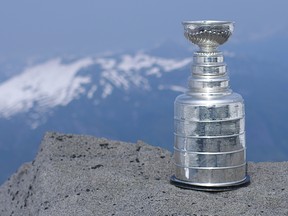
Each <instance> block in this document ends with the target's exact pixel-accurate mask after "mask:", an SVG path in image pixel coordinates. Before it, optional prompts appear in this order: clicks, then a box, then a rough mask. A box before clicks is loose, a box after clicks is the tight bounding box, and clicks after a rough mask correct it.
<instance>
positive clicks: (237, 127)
mask: <svg viewBox="0 0 288 216" xmlns="http://www.w3.org/2000/svg"><path fill="white" fill-rule="evenodd" d="M183 26H184V35H185V37H186V38H187V39H188V40H189V41H191V42H192V43H194V44H196V45H198V46H199V48H200V49H199V51H197V52H195V53H194V56H193V64H192V75H191V76H190V78H189V81H188V89H187V91H186V92H185V94H182V95H179V96H178V97H177V98H176V100H175V103H174V134H175V135H174V155H173V158H174V166H175V175H173V176H172V177H171V183H172V184H175V185H176V186H179V187H183V188H189V189H196V190H205V191H223V190H230V189H234V188H237V187H239V186H243V185H247V184H248V183H249V177H248V176H247V168H246V167H247V166H246V144H245V110H244V101H243V98H242V97H241V95H239V94H237V93H234V92H232V90H231V89H230V88H229V77H228V75H227V67H226V64H225V63H224V58H223V54H222V53H221V52H219V51H218V50H217V47H218V46H219V45H221V44H223V43H225V42H226V41H227V40H228V38H229V37H230V35H231V34H232V32H233V23H232V22H226V21H188V22H183Z"/></svg>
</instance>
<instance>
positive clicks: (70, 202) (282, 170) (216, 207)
mask: <svg viewBox="0 0 288 216" xmlns="http://www.w3.org/2000/svg"><path fill="white" fill-rule="evenodd" d="M248 169H249V175H250V176H251V184H250V185H249V186H248V187H242V188H240V189H237V190H234V191H228V192H221V193H208V192H199V191H193V190H184V189H180V188H177V187H175V186H173V185H171V184H170V183H169V178H170V176H171V175H172V173H173V170H172V162H171V153H170V152H169V151H167V150H164V149H161V148H159V147H154V146H150V145H148V144H145V143H143V142H141V141H139V142H137V143H136V144H132V143H124V142H119V141H111V140H107V139H102V138H95V137H91V136H81V135H67V134H58V133H47V134H46V135H45V137H44V139H43V142H42V144H41V147H40V150H39V153H38V155H37V157H36V159H35V160H34V161H33V162H31V163H27V164H24V165H23V166H22V167H21V168H19V170H18V171H17V172H16V173H15V174H14V175H13V176H11V178H10V179H9V180H8V181H6V182H5V183H4V184H3V185H2V186H1V187H0V215H1V216H10V215H11V216H12V215H13V216H15V215H16V216H18V215H19V216H20V215H21V216H23V215H24V216H30V215H33V216H36V215H41V216H48V215H49V216H54V215H55V216H56V215H57V216H60V215H61V216H66V215H67V216H68V215H69V216H72V215H77V216H79V215H83V216H88V215H89V216H90V215H169V216H172V215H175V216H176V215H186V216H188V215H190V216H196V215H197V216H200V215H202V216H204V215H214V216H216V215H218V216H221V215H227V216H228V215H229V216H231V215H249V216H250V215H269V216H271V215H277V216H279V215H288V188H287V185H288V162H279V163H269V162H267V163H249V168H248Z"/></svg>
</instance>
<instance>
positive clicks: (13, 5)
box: [0, 0, 288, 59]
mask: <svg viewBox="0 0 288 216" xmlns="http://www.w3.org/2000/svg"><path fill="white" fill-rule="evenodd" d="M287 8H288V1H287V0H277V1H263V0H253V1H249V0H242V1H231V0H221V1H215V0H206V1H192V0H182V1H172V0H157V1H155V0H145V1H140V0H121V1H116V0H114V1H112V0H105V1H104V0H102V1H100V0H81V1H80V0H77V1H76V0H74V1H71V0H49V1H39V0H25V1H15V0H9V1H8V0H1V2H0V26H1V30H0V32H1V33H0V58H2V59H3V58H29V57H31V56H51V55H73V54H78V55H79V54H80V55H82V54H84V55H86V54H97V53H102V52H105V51H121V50H135V49H143V48H144V49H145V48H150V47H153V46H155V45H157V44H160V43H162V42H163V41H167V40H168V41H175V42H178V43H184V42H185V39H184V37H183V29H182V26H181V21H183V20H202V19H216V20H232V21H235V22H236V28H235V30H236V31H235V34H234V35H233V37H232V38H231V43H238V44H241V43H245V42H247V41H248V42H249V41H253V40H254V41H261V40H263V41H268V40H272V39H273V38H274V37H278V35H282V36H283V37H286V38H287V36H288V24H287V20H288V13H287Z"/></svg>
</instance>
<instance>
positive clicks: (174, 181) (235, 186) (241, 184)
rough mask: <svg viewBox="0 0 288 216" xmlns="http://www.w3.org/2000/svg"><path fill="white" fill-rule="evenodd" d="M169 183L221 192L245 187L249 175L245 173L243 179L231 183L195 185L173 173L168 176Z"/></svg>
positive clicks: (191, 188) (247, 183) (180, 186)
mask: <svg viewBox="0 0 288 216" xmlns="http://www.w3.org/2000/svg"><path fill="white" fill-rule="evenodd" d="M170 183H171V184H173V185H175V186H176V187H179V188H183V189H189V190H197V191H206V192H222V191H230V190H236V189H238V188H240V187H246V186H248V185H249V184H250V177H249V176H248V175H247V176H246V177H245V179H244V180H242V181H240V182H236V183H233V184H226V185H225V184H222V185H207V186H204V185H197V184H193V183H190V182H187V181H181V180H179V179H177V178H176V177H175V175H173V176H172V177H171V178H170Z"/></svg>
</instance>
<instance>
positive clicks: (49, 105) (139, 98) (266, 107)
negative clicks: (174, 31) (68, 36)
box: [0, 43, 288, 182]
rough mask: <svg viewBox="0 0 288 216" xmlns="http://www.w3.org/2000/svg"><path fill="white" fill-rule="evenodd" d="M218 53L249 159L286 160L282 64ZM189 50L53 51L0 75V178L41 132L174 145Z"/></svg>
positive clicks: (28, 155)
mask: <svg viewBox="0 0 288 216" xmlns="http://www.w3.org/2000/svg"><path fill="white" fill-rule="evenodd" d="M222 50H223V49H222ZM224 54H225V56H226V58H225V61H226V63H227V64H228V68H229V69H230V79H231V86H232V89H233V90H234V91H235V92H238V93H240V94H242V96H243V97H244V99H245V103H246V131H247V146H248V149H247V155H248V160H252V161H282V160H288V145H287V140H288V133H287V131H288V124H287V123H286V119H287V117H288V113H287V96H286V92H287V91H288V85H287V84H286V83H287V78H288V75H287V73H283V70H285V67H284V66H285V64H284V63H283V62H282V63H281V61H280V62H275V61H274V59H273V60H271V61H266V60H265V61H264V60H259V58H257V57H255V58H251V57H249V58H246V57H243V55H237V53H236V54H235V53H231V52H227V51H225V50H224ZM191 56H192V51H189V50H186V49H185V48H183V47H180V46H178V45H175V44H170V43H166V44H163V45H162V46H159V47H158V48H156V49H153V50H150V51H136V52H127V53H118V54H111V55H103V56H98V57H93V56H87V57H79V58H73V59H71V58H63V57H56V58H52V59H46V60H44V61H41V62H39V63H37V64H35V65H31V66H26V67H23V68H22V69H21V70H19V73H17V74H14V75H13V76H10V77H9V78H8V79H5V80H3V81H2V82H1V83H0V92H1V93H0V127H1V138H0V152H1V156H0V164H1V166H0V173H1V175H0V176H1V177H0V182H2V181H4V180H5V179H6V178H7V177H8V176H9V175H10V174H11V173H12V172H13V171H14V170H15V169H17V168H18V167H19V165H20V164H22V163H23V162H24V161H30V160H32V159H33V158H34V154H35V153H36V151H37V150H38V145H39V143H40V141H41V137H42V136H43V134H44V133H45V131H58V132H65V133H78V134H79V133H81V134H90V135H95V136H100V137H107V138H110V139H117V140H123V141H131V142H135V141H136V140H138V139H142V140H144V141H145V142H148V143H149V144H152V145H157V146H161V147H164V148H167V149H169V150H170V151H172V148H173V102H174V99H175V97H176V96H177V95H179V94H181V93H182V92H183V91H185V87H186V81H187V78H188V76H189V74H190V64H191V60H192V57H191ZM3 68H4V67H3ZM271 71H273V73H272V74H271Z"/></svg>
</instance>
